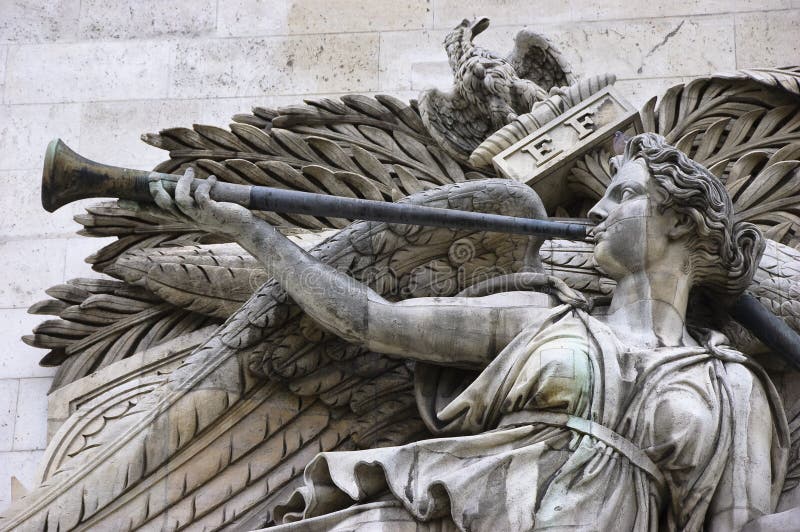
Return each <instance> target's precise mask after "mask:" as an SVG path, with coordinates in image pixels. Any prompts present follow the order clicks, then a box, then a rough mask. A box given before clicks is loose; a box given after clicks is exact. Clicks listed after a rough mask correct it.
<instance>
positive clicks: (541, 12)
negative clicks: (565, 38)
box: [434, 0, 577, 46]
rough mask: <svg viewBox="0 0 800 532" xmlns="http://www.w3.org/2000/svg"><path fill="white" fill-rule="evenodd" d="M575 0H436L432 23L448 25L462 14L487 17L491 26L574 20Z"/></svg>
mask: <svg viewBox="0 0 800 532" xmlns="http://www.w3.org/2000/svg"><path fill="white" fill-rule="evenodd" d="M576 1H577V0H563V1H560V2H539V3H536V4H532V3H531V2H528V1H525V0H437V1H436V3H435V4H434V20H435V27H436V28H444V29H450V28H452V27H453V26H455V25H456V24H458V23H459V22H461V20H462V19H464V18H475V17H491V19H492V26H495V27H499V26H507V25H512V26H516V25H519V24H543V23H553V22H560V21H565V20H574V11H575V9H574V4H575V3H576ZM506 46H507V44H506Z"/></svg>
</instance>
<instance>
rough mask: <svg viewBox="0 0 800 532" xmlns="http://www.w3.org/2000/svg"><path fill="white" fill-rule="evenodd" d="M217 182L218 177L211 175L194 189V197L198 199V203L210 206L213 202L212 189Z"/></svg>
mask: <svg viewBox="0 0 800 532" xmlns="http://www.w3.org/2000/svg"><path fill="white" fill-rule="evenodd" d="M216 184H217V177H216V176H213V175H210V176H208V179H206V180H205V181H203V182H202V183H200V184H199V185H198V186H197V190H195V191H194V199H195V201H197V205H198V206H199V207H200V208H205V207H208V206H209V205H210V204H211V202H212V199H211V189H212V188H214V185H216Z"/></svg>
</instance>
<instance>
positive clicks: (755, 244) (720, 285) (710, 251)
mask: <svg viewBox="0 0 800 532" xmlns="http://www.w3.org/2000/svg"><path fill="white" fill-rule="evenodd" d="M634 159H642V160H643V161H644V162H645V164H646V165H647V168H648V169H649V170H650V174H651V175H652V176H653V178H654V179H655V181H656V184H657V188H658V189H659V191H660V192H661V193H662V194H660V196H662V197H661V198H659V201H660V204H659V209H660V210H661V212H664V210H666V209H674V210H675V211H676V212H678V213H679V214H683V215H686V216H687V217H688V218H689V219H690V220H691V221H692V223H693V225H694V229H695V232H694V234H693V235H692V236H691V239H690V241H689V246H690V248H691V251H692V254H691V256H692V259H691V261H692V262H691V267H692V272H693V274H694V276H695V284H696V285H698V286H702V287H703V288H704V289H706V290H708V291H710V292H713V293H716V294H720V295H724V296H733V297H735V296H738V295H739V294H741V293H742V292H744V290H745V289H746V288H747V287H748V286H750V283H751V282H752V280H753V275H754V274H755V271H756V268H757V267H758V263H759V261H760V260H761V255H762V254H763V252H764V246H765V243H764V237H763V235H762V234H761V231H759V230H758V228H756V226H754V225H753V224H750V223H747V222H736V221H735V220H734V211H733V203H732V202H731V198H730V196H729V195H728V191H727V190H726V189H725V186H724V185H723V184H722V182H721V181H720V180H719V179H718V178H717V177H716V176H715V175H714V174H712V173H711V172H710V171H709V170H708V169H707V168H705V167H704V166H702V165H700V164H698V163H697V162H695V161H693V160H691V159H690V158H689V157H687V156H686V155H685V154H684V153H683V152H681V151H680V150H678V149H677V148H675V147H674V146H671V145H670V144H668V143H667V140H666V139H665V138H664V137H662V136H661V135H657V134H655V133H642V134H640V135H637V136H635V137H633V138H632V139H630V140H629V141H628V142H627V144H626V145H625V152H624V153H623V154H622V155H620V156H618V157H615V158H614V161H613V165H614V166H617V167H619V166H621V165H622V164H623V163H624V162H627V161H632V160H634Z"/></svg>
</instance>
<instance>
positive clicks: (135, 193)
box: [42, 139, 150, 212]
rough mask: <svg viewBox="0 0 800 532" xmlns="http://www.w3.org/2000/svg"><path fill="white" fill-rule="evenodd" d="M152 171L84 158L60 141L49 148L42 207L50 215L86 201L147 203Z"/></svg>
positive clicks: (43, 180) (46, 154)
mask: <svg viewBox="0 0 800 532" xmlns="http://www.w3.org/2000/svg"><path fill="white" fill-rule="evenodd" d="M149 174H150V172H144V171H141V170H131V169H129V168H120V167H117V166H109V165H105V164H100V163H97V162H95V161H91V160H89V159H86V158H84V157H81V156H80V155H78V154H77V153H75V152H74V151H72V150H71V149H70V148H69V146H67V145H66V144H65V143H64V142H63V141H62V140H61V139H54V140H52V141H50V144H48V145H47V151H46V152H45V156H44V168H43V170H42V207H44V209H45V210H46V211H47V212H54V211H56V210H57V209H58V208H60V207H62V206H64V205H66V204H68V203H72V202H73V201H77V200H81V199H87V198H124V199H130V200H137V201H148V200H149V199H150V191H149V184H148V176H149Z"/></svg>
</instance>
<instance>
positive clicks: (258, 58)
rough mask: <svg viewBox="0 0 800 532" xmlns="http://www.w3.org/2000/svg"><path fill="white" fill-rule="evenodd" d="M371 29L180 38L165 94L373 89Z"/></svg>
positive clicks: (375, 79)
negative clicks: (349, 32) (345, 32)
mask: <svg viewBox="0 0 800 532" xmlns="http://www.w3.org/2000/svg"><path fill="white" fill-rule="evenodd" d="M377 57H378V37H377V35H375V34H370V33H361V34H354V35H315V36H299V37H268V38H263V39H214V40H204V41H193V42H191V43H183V42H180V43H178V45H177V50H176V56H175V67H174V71H173V73H172V76H171V86H170V96H171V97H176V98H198V97H199V98H209V97H235V96H257V95H270V94H275V93H281V92H283V93H294V94H303V93H319V92H343V91H351V90H356V89H359V90H367V91H371V90H375V89H376V88H377V86H378V75H377V74H378V66H377Z"/></svg>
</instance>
